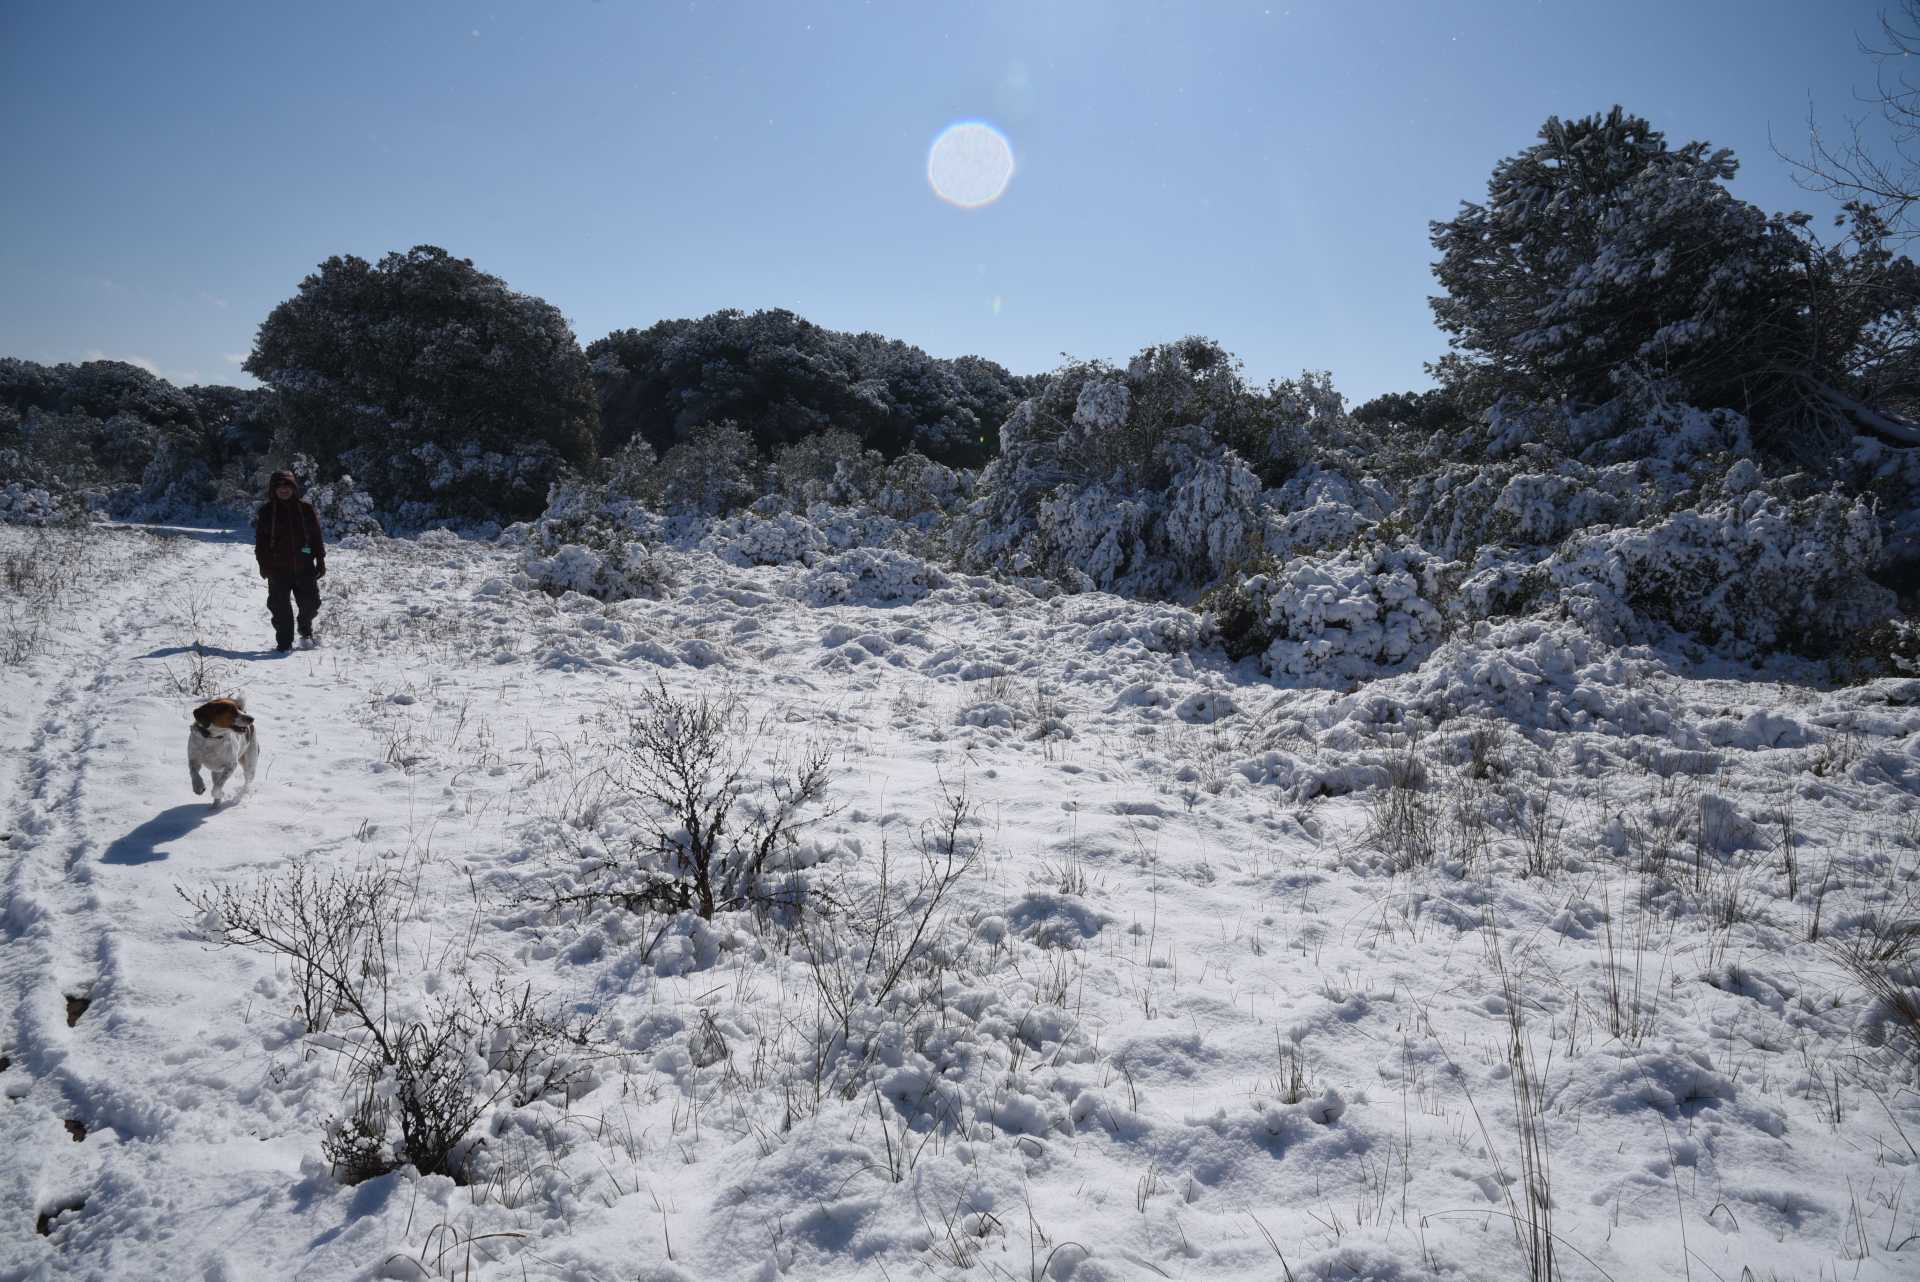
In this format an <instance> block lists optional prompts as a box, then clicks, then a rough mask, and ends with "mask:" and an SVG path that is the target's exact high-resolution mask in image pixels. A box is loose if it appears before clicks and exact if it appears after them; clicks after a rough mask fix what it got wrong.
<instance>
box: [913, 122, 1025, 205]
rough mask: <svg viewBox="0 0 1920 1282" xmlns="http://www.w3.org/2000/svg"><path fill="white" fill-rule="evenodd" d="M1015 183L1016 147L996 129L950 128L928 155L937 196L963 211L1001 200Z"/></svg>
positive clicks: (969, 124)
mask: <svg viewBox="0 0 1920 1282" xmlns="http://www.w3.org/2000/svg"><path fill="white" fill-rule="evenodd" d="M1012 179H1013V147H1012V146H1011V145H1010V144H1009V143H1008V142H1007V139H1006V136H1005V135H1004V134H1002V133H1001V132H1000V131H999V130H998V129H995V128H994V127H993V126H992V125H988V124H982V123H981V122H980V121H977V120H961V121H957V122H955V123H954V124H951V125H948V126H947V127H946V128H945V129H943V130H941V131H940V136H939V137H938V138H935V139H934V140H933V146H932V147H931V148H930V149H928V151H927V182H928V183H929V184H930V185H931V186H932V187H933V194H934V195H936V196H938V197H940V199H942V200H944V201H946V202H947V203H948V204H950V205H958V206H959V207H960V208H962V209H979V208H980V207H981V206H982V205H991V204H992V203H993V202H994V201H996V200H998V199H1000V196H1001V195H1002V193H1004V192H1005V191H1006V190H1007V183H1008V182H1010V181H1012Z"/></svg>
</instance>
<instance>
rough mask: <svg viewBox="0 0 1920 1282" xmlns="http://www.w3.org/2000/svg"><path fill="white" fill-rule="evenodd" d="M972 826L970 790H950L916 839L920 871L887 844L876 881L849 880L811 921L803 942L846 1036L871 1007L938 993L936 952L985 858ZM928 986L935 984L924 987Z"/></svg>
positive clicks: (828, 1006) (818, 983)
mask: <svg viewBox="0 0 1920 1282" xmlns="http://www.w3.org/2000/svg"><path fill="white" fill-rule="evenodd" d="M972 826H973V803H972V801H971V800H970V799H969V798H968V796H967V792H966V788H965V786H964V785H962V786H961V787H959V788H958V789H949V790H946V791H945V792H944V795H943V804H942V809H941V813H940V815H939V816H938V817H937V818H936V819H934V820H930V821H929V822H928V823H926V824H925V825H923V826H922V827H921V829H920V832H919V833H918V834H917V836H916V838H915V841H914V848H915V853H916V854H917V856H918V859H917V860H916V861H915V863H914V866H913V867H911V868H907V869H901V868H898V867H896V865H895V863H894V860H893V856H892V852H891V850H890V849H889V847H888V846H887V845H886V844H884V843H883V844H882V846H881V848H880V863H879V867H878V868H877V869H876V870H875V871H876V873H877V877H876V879H875V880H873V881H872V882H871V883H870V884H867V885H864V886H860V887H855V886H852V885H850V884H849V882H848V879H847V878H846V877H845V876H844V875H843V877H842V879H841V883H840V885H839V887H838V888H837V889H836V891H834V892H833V893H832V895H831V897H830V898H831V903H832V907H831V908H830V909H828V910H826V911H817V912H812V913H809V914H807V915H806V917H805V918H803V921H802V927H801V938H802V940H803V941H804V943H805V945H806V950H807V961H808V962H809V963H810V964H811V968H812V972H813V980H814V986H815V988H816V990H817V991H818V993H819V997H820V1000H821V1003H822V1005H823V1006H824V1008H825V1009H826V1010H827V1011H828V1012H829V1013H830V1014H831V1015H832V1017H833V1020H834V1022H835V1023H836V1024H837V1025H838V1027H839V1031H840V1033H841V1034H842V1035H843V1036H844V1035H845V1034H846V1033H847V1032H848V1031H849V1030H850V1029H851V1027H852V1024H853V1020H854V1016H855V1014H856V1013H857V1012H858V1011H860V1010H861V1009H862V1008H864V1007H868V1006H875V1007H878V1006H885V1005H887V1004H889V1003H891V1002H895V1001H896V1000H897V999H898V998H900V997H902V996H903V995H909V994H911V995H912V999H913V1001H912V1004H915V1005H917V1004H918V999H919V998H920V997H922V996H924V995H925V992H926V991H929V990H937V986H938V976H937V974H936V973H935V972H937V971H938V969H939V965H938V961H937V958H936V950H937V946H938V944H939V942H940V940H941V939H942V937H943V935H944V934H945V932H946V926H947V916H948V914H949V910H950V902H951V899H952V896H953V892H954V890H955V888H956V887H957V886H959V884H960V882H961V881H962V880H963V879H964V878H965V877H966V876H967V874H968V873H969V872H971V871H972V870H973V866H974V863H975V860H976V859H977V858H978V856H979V844H978V842H977V840H976V839H975V838H974V837H973V835H972V834H971V833H970V832H969V831H968V829H969V828H971V827H972ZM922 980H931V981H932V982H931V984H930V985H929V984H921V983H919V982H917V981H922Z"/></svg>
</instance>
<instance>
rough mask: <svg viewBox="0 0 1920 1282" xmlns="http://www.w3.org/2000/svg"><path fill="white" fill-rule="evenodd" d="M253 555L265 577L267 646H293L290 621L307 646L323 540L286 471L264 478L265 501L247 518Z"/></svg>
mask: <svg viewBox="0 0 1920 1282" xmlns="http://www.w3.org/2000/svg"><path fill="white" fill-rule="evenodd" d="M253 559H254V560H255V561H258V562H259V563H260V577H261V578H263V579H265V580H266V581H267V613H269V614H271V615H272V616H273V636H274V647H273V648H274V649H276V650H280V651H286V650H291V649H293V630H294V625H295V624H296V623H298V625H299V628H300V642H301V645H302V646H311V645H312V644H313V616H314V615H315V614H317V613H318V612H319V610H320V580H321V579H322V578H324V577H325V576H326V573H327V544H326V540H325V539H324V538H322V537H321V534H320V517H319V514H318V513H316V512H315V511H314V510H313V504H311V503H309V502H307V501H306V500H305V499H303V498H301V497H300V482H299V480H297V479H296V478H295V477H294V475H293V473H292V472H275V473H274V474H273V479H272V480H270V481H268V482H267V501H266V502H265V503H262V504H261V505H260V511H259V512H258V513H256V514H255V515H254V518H253ZM289 597H291V598H292V599H291V601H289V599H288V598H289ZM295 607H298V613H297V614H296V613H295Z"/></svg>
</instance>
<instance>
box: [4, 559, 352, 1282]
mask: <svg viewBox="0 0 1920 1282" xmlns="http://www.w3.org/2000/svg"><path fill="white" fill-rule="evenodd" d="M118 537H119V538H121V539H122V540H127V539H130V538H131V537H132V536H129V535H125V534H122V535H119V536H118ZM142 542H143V544H144V546H143V547H142V548H141V549H140V551H139V552H138V553H136V554H135V555H133V556H131V557H130V558H128V560H127V562H126V564H125V565H124V566H123V567H121V568H120V572H119V573H117V574H114V575H112V576H110V577H109V578H108V579H107V581H106V582H105V583H104V584H102V585H101V586H104V587H108V588H110V591H111V593H112V600H111V601H110V602H109V603H106V608H105V609H103V610H99V611H97V612H94V611H89V610H85V609H81V610H75V611H73V612H72V613H71V615H70V616H69V619H70V622H71V624H72V625H73V627H72V629H71V630H70V631H68V632H67V633H66V634H64V635H63V636H62V637H61V647H60V648H61V655H62V657H63V659H64V661H65V662H64V664H63V665H61V666H64V669H65V670H64V671H61V672H60V673H59V675H58V677H57V678H56V679H54V680H51V681H47V682H44V683H43V684H42V686H41V693H40V695H39V698H38V701H37V704H36V706H33V707H31V708H29V709H26V710H25V716H26V718H27V720H28V721H29V722H30V723H31V726H32V730H31V734H30V738H29V739H28V741H27V743H26V744H25V746H24V750H23V751H21V752H19V753H18V754H17V758H16V760H15V762H14V764H13V769H12V771H11V772H10V773H11V776H12V777H11V779H10V780H9V787H10V794H9V796H8V798H7V802H6V814H7V822H8V824H9V826H10V830H11V832H12V834H13V837H12V840H11V841H10V842H9V844H8V846H7V854H8V858H9V860H10V866H9V867H8V870H7V873H6V888H7V909H6V917H5V939H6V946H5V947H4V948H0V994H4V996H3V997H0V1002H4V1007H5V1010H6V1012H7V1016H6V1017H7V1020H8V1024H9V1027H8V1028H7V1031H6V1033H5V1038H6V1043H5V1044H6V1045H7V1046H8V1047H9V1048H10V1049H9V1052H8V1053H9V1054H10V1056H11V1058H12V1059H13V1060H15V1061H17V1064H18V1067H19V1069H20V1070H24V1071H15V1072H13V1073H11V1074H9V1075H8V1076H7V1077H6V1079H5V1082H6V1089H7V1091H8V1093H9V1094H10V1095H12V1096H13V1097H14V1098H13V1099H12V1101H11V1102H10V1104H9V1106H8V1107H6V1108H4V1109H0V1153H6V1154H8V1155H9V1156H8V1157H7V1159H6V1160H5V1162H4V1164H0V1170H3V1171H4V1175H0V1262H4V1263H0V1276H5V1277H30V1276H37V1275H38V1272H37V1271H39V1270H44V1269H45V1268H48V1267H52V1264H51V1260H52V1253H53V1248H52V1246H51V1245H50V1244H49V1239H48V1238H47V1237H46V1236H45V1235H44V1234H43V1232H42V1230H44V1229H45V1228H46V1227H47V1225H46V1224H45V1223H44V1217H47V1216H50V1215H54V1214H57V1213H58V1212H59V1211H60V1210H61V1209H62V1208H66V1207H72V1206H77V1205H79V1204H80V1203H81V1202H82V1201H83V1200H86V1199H89V1198H91V1199H93V1200H94V1206H93V1208H92V1209H93V1211H94V1212H95V1213H94V1214H90V1215H88V1216H86V1217H85V1220H84V1223H83V1224H76V1225H75V1226H74V1228H75V1233H74V1236H75V1237H76V1238H77V1239H78V1240H75V1241H71V1242H69V1244H68V1256H69V1259H68V1260H67V1261H66V1262H65V1263H66V1267H68V1268H72V1267H74V1261H80V1260H83V1261H86V1262H87V1263H86V1264H85V1265H84V1266H81V1267H82V1271H81V1272H79V1273H73V1272H65V1273H60V1276H94V1275H96V1273H97V1275H98V1276H101V1277H116V1276H117V1277H126V1276H130V1275H129V1274H128V1273H126V1272H124V1271H122V1270H121V1269H120V1267H119V1266H117V1265H116V1263H115V1261H116V1260H119V1259H124V1258H126V1253H127V1252H129V1251H133V1250H138V1252H139V1253H140V1258H141V1260H142V1261H143V1263H142V1265H141V1267H142V1268H143V1269H144V1268H146V1267H149V1266H150V1265H152V1264H155V1263H159V1262H165V1263H166V1265H167V1269H166V1272H165V1273H164V1274H154V1275H152V1276H170V1277H186V1276H198V1275H200V1274H202V1273H203V1272H204V1273H207V1275H208V1276H213V1275H214V1274H213V1273H212V1272H209V1270H213V1269H216V1268H217V1266H218V1262H219V1260H220V1258H221V1242H222V1239H223V1238H230V1239H232V1240H241V1239H243V1238H244V1237H245V1236H247V1235H249V1234H251V1233H254V1232H257V1231H258V1228H259V1226H258V1225H257V1224H256V1223H255V1219H256V1217H257V1216H258V1215H259V1214H260V1210H259V1208H260V1207H266V1206H271V1205H272V1204H273V1203H274V1202H275V1201H277V1200H279V1199H280V1195H281V1194H282V1193H283V1192H284V1189H285V1187H286V1178H285V1173H286V1171H287V1170H288V1168H289V1167H290V1166H292V1167H296V1168H297V1166H298V1163H299V1156H300V1155H301V1154H304V1153H306V1152H308V1151H310V1149H311V1136H310V1135H307V1134H294V1135H287V1136H284V1137H283V1136H280V1135H276V1134H274V1133H272V1132H271V1130H270V1129H269V1130H263V1129H262V1128H261V1126H260V1122H261V1117H260V1115H259V1114H258V1113H257V1112H256V1111H253V1110H252V1109H250V1108H249V1107H248V1106H249V1105H250V1104H251V1103H252V1101H253V1097H254V1096H255V1095H256V1094H257V1093H258V1092H259V1091H260V1090H261V1089H262V1083H261V1082H260V1081H258V1080H257V1079H259V1078H260V1077H261V1076H262V1075H263V1074H264V1073H266V1072H268V1071H270V1070H269V1066H268V1065H266V1064H264V1063H262V1062H261V1061H260V1058H259V1056H258V1054H257V1050H256V1049H255V1048H254V1047H252V1046H242V1045H241V1044H240V1040H239V1039H238V1038H236V1037H235V1036H234V1035H233V1033H232V1032H231V1031H227V1030H229V1029H230V1027H231V1025H232V1022H233V1021H232V1011H233V1008H234V1005H235V1002H236V1001H244V998H243V996H242V994H240V993H237V992H236V991H235V980H234V976H235V975H236V973H239V974H248V973H252V972H259V971H261V970H263V969H266V968H264V967H263V965H262V963H261V962H260V961H259V960H258V959H254V958H250V957H247V956H245V955H243V954H236V953H231V952H215V951H212V950H209V949H208V948H207V947H206V946H205V945H203V944H201V943H200V942H198V941H197V940H196V939H194V938H193V937H192V936H191V935H190V934H189V932H188V931H187V930H186V929H185V926H186V922H187V916H188V912H187V907H186V905H185V904H184V903H183V902H182V901H181V900H180V899H179V898H178V896H177V894H176V892H175V889H174V887H175V886H176V885H177V884H181V883H185V884H189V885H191V884H195V883H198V882H201V881H204V880H205V879H207V878H208V877H211V876H216V875H226V874H232V873H235V872H244V871H245V870H248V869H252V868H256V867H259V866H261V865H263V864H270V863H273V862H276V861H278V860H281V859H284V857H285V856H286V855H288V854H289V853H292V852H296V851H312V850H324V849H326V848H328V847H329V846H331V845H333V844H336V843H338V842H341V841H344V840H349V839H350V838H351V836H352V832H353V827H352V825H353V824H356V823H359V822H360V821H361V818H362V811H361V810H360V809H359V808H356V809H355V811H354V817H353V818H352V819H351V820H349V819H348V818H347V817H346V815H345V814H344V813H342V812H340V811H338V810H336V809H334V808H331V807H330V806H329V804H328V785H327V783H326V781H325V779H326V770H325V768H324V767H325V766H326V765H328V764H330V763H329V762H328V761H327V759H326V757H325V755H324V754H325V753H326V752H327V751H328V749H327V747H326V741H327V740H329V739H331V740H334V741H335V744H336V746H335V747H334V749H333V750H334V751H336V752H337V751H338V750H339V749H338V747H337V743H338V740H339V739H340V738H341V737H342V736H353V735H355V734H358V733H360V727H359V726H358V725H357V724H356V723H355V722H353V721H352V720H351V719H346V718H339V717H337V716H335V715H333V714H334V713H335V712H336V711H337V709H336V708H335V707H334V704H335V702H336V697H330V692H331V691H333V690H335V689H336V688H337V686H338V681H337V680H336V678H335V676H334V675H333V673H332V669H333V668H334V666H335V664H334V661H333V660H332V659H331V658H330V657H329V656H328V655H327V654H326V652H325V651H314V652H295V653H294V654H292V655H276V654H274V653H273V651H272V650H271V644H272V641H271V629H270V626H269V624H268V622H267V619H266V617H265V609H264V593H263V591H262V589H261V586H260V580H259V579H258V578H257V576H256V575H255V573H254V570H253V565H252V558H251V556H250V555H249V553H248V549H247V548H246V546H245V545H244V544H242V543H237V542H234V541H231V540H228V539H225V538H222V537H217V536H215V537H191V536H175V537H172V538H169V539H167V540H166V541H165V542H158V541H153V540H143V541H142ZM196 641H198V642H199V643H200V645H199V647H198V651H196V647H195V644H194V643H195V642H196ZM196 653H198V655H199V657H198V658H196ZM196 675H199V677H200V679H201V680H202V682H203V683H204V687H205V688H203V689H202V690H199V691H196V690H194V689H193V688H192V687H193V683H194V681H195V678H196ZM230 689H239V690H242V691H244V692H245V693H246V694H247V696H248V699H249V704H250V706H251V707H253V708H254V709H255V710H256V712H258V713H259V714H261V732H262V754H261V761H260V770H259V774H258V777H257V779H256V782H255V784H254V787H253V789H252V790H251V793H245V792H241V791H240V787H241V781H242V776H240V775H239V774H237V773H236V775H235V777H234V778H233V779H232V780H230V781H229V785H228V792H227V800H226V803H225V804H224V805H222V806H220V807H218V808H215V807H213V806H211V805H210V804H209V802H208V800H207V798H205V797H196V796H195V795H194V794H193V793H192V791H191V788H190V786H189V784H188V780H187V778H186V756H185V739H186V734H187V726H188V724H189V722H188V719H187V717H186V710H187V709H190V708H191V707H192V706H193V704H194V703H195V702H197V700H198V698H199V697H202V696H210V695H211V694H213V693H219V692H224V691H226V690H230ZM323 724H324V725H325V727H326V729H325V732H324V734H323V733H322V732H321V731H320V730H319V729H318V727H319V726H321V725H323ZM366 755H368V754H367V752H365V751H361V752H357V753H356V754H355V756H354V759H353V768H354V769H356V770H359V769H363V768H364V758H365V756H366ZM375 755H377V754H375ZM316 764H317V765H319V766H321V767H322V768H321V769H314V768H312V767H313V766H314V765H316ZM242 1109H247V1110H248V1111H247V1115H246V1116H244V1117H242V1116H240V1115H239V1112H240V1110H242ZM190 1154H191V1155H192V1156H191V1157H190V1158H189V1157H188V1155H190ZM242 1190H244V1191H248V1192H251V1193H252V1194H254V1195H255V1197H256V1199H257V1202H256V1205H255V1206H252V1207H249V1206H247V1205H246V1202H247V1200H248V1199H246V1198H244V1197H243V1198H240V1199H236V1198H235V1194H236V1192H240V1191H242ZM210 1197H217V1198H218V1199H219V1200H220V1201H222V1202H225V1203H226V1204H227V1209H226V1211H225V1212H223V1213H221V1214H212V1215H210V1214H209V1212H210V1211H212V1210H213V1207H211V1206H210V1205H209V1204H208V1201H207V1199H208V1198H210ZM56 1272H57V1273H58V1272H59V1270H58V1269H56Z"/></svg>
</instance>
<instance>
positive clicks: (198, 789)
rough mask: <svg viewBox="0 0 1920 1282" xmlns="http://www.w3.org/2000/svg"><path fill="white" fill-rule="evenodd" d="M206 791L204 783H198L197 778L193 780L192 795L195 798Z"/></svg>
mask: <svg viewBox="0 0 1920 1282" xmlns="http://www.w3.org/2000/svg"><path fill="white" fill-rule="evenodd" d="M206 790H207V785H205V784H204V783H201V782H200V780H199V779H198V778H196V779H195V780H194V781H193V795H194V796H196V797H197V796H199V795H200V794H201V793H203V792H205V791H206Z"/></svg>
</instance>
